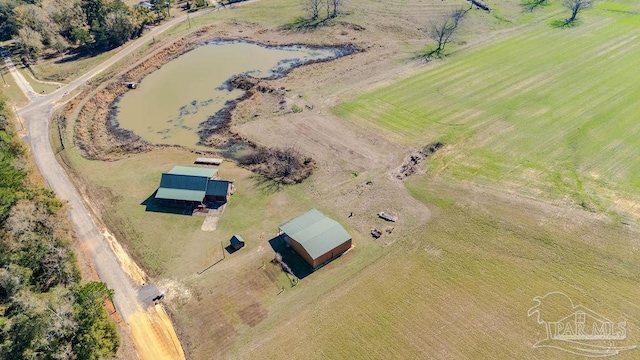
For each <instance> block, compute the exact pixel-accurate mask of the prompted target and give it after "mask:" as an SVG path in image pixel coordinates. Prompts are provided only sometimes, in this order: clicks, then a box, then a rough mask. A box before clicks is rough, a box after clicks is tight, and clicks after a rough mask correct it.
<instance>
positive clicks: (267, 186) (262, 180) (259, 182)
mask: <svg viewBox="0 0 640 360" xmlns="http://www.w3.org/2000/svg"><path fill="white" fill-rule="evenodd" d="M251 179H253V181H254V188H255V189H258V190H259V191H260V192H262V193H264V194H275V193H277V192H278V191H280V189H282V188H283V187H284V184H281V183H279V182H277V181H275V180H273V179H269V178H268V177H265V176H262V175H252V176H251Z"/></svg>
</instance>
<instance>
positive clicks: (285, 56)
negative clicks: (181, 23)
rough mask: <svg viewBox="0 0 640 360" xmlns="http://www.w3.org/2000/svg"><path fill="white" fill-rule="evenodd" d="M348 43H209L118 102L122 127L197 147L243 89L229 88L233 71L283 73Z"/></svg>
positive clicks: (340, 52) (257, 74)
mask: <svg viewBox="0 0 640 360" xmlns="http://www.w3.org/2000/svg"><path fill="white" fill-rule="evenodd" d="M344 51H345V50H344V48H323V49H315V48H308V47H303V46H299V45H292V46H278V47H268V46H264V45H259V44H254V43H247V42H230V41H216V42H213V43H209V44H205V45H203V46H200V47H198V48H196V49H194V50H191V51H189V52H187V53H185V54H184V55H181V56H180V57H178V58H177V59H175V60H172V61H171V62H169V63H167V64H165V65H164V66H162V67H161V68H160V69H159V70H157V71H155V72H153V73H151V74H149V75H148V76H146V77H145V78H144V79H143V80H142V81H141V82H140V84H139V85H138V87H137V88H136V89H135V90H131V91H128V92H126V93H125V94H124V95H123V96H122V97H121V98H120V99H119V102H118V104H117V108H118V113H117V120H118V123H119V126H120V127H122V128H124V129H127V130H131V131H133V132H134V133H136V134H138V135H140V136H141V137H142V138H143V139H145V140H147V141H149V142H151V143H155V144H170V145H184V146H188V147H196V144H197V142H198V140H199V138H198V135H197V131H198V125H199V124H200V123H202V122H204V121H206V120H207V117H209V116H211V115H213V114H215V113H216V112H218V111H219V110H220V109H222V107H223V106H224V104H225V102H226V101H228V100H233V99H237V98H239V97H240V96H242V94H243V91H241V90H232V91H228V90H226V89H223V88H222V87H221V85H223V84H224V83H225V81H226V80H228V79H229V78H230V77H232V76H233V75H237V74H247V75H251V76H254V77H260V78H272V77H278V76H283V75H284V74H286V72H287V71H288V70H290V69H291V68H293V67H295V66H300V65H302V64H304V63H308V62H311V61H321V60H329V59H332V58H336V57H339V56H342V55H344Z"/></svg>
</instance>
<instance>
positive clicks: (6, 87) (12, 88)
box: [0, 71, 29, 108]
mask: <svg viewBox="0 0 640 360" xmlns="http://www.w3.org/2000/svg"><path fill="white" fill-rule="evenodd" d="M3 75H4V82H3V83H2V84H1V85H0V86H2V87H0V92H2V94H3V95H4V96H6V97H7V98H8V99H9V101H10V102H11V103H12V104H13V105H14V106H16V107H18V108H19V107H21V106H24V105H27V103H28V102H29V100H28V99H27V97H26V95H25V94H24V93H23V92H22V90H20V87H18V85H17V84H16V81H15V80H14V79H13V76H12V75H11V74H10V73H9V72H8V71H6V72H3ZM5 83H6V84H5Z"/></svg>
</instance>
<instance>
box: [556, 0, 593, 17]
mask: <svg viewBox="0 0 640 360" xmlns="http://www.w3.org/2000/svg"><path fill="white" fill-rule="evenodd" d="M562 4H563V5H564V7H566V8H567V9H569V10H570V11H571V17H570V18H568V19H567V20H566V23H572V22H574V21H576V19H577V18H578V13H579V12H580V11H582V10H584V9H588V8H590V7H591V6H593V0H563V2H562Z"/></svg>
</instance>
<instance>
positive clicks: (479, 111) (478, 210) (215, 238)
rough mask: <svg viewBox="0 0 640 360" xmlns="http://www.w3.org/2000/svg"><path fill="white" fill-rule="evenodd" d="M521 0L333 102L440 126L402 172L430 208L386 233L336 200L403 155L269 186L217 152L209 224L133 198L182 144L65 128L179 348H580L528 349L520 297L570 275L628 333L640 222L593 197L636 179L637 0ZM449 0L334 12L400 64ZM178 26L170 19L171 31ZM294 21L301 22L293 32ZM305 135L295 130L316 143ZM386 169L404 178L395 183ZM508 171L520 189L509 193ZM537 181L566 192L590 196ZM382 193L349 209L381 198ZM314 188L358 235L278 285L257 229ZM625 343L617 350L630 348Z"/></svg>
mask: <svg viewBox="0 0 640 360" xmlns="http://www.w3.org/2000/svg"><path fill="white" fill-rule="evenodd" d="M441 3H442V4H441ZM518 3H519V1H505V2H503V3H502V5H501V6H500V7H499V8H498V9H496V11H494V12H493V13H492V14H484V13H474V14H473V17H472V18H470V23H468V24H467V27H466V28H465V36H463V37H461V38H460V39H459V40H457V41H456V42H455V43H454V44H452V45H453V46H452V47H451V50H453V51H455V52H454V53H453V54H452V55H451V56H449V57H447V58H446V59H445V60H443V61H436V62H433V63H431V64H429V65H426V66H424V69H418V70H416V69H413V70H411V71H412V74H415V75H413V76H411V77H410V78H408V79H406V80H403V81H400V82H398V83H396V84H392V85H391V86H386V87H382V88H378V89H377V90H374V91H373V92H370V93H365V92H364V91H362V93H361V94H359V95H357V96H355V97H354V98H353V99H352V100H349V101H347V102H345V103H342V104H340V105H338V106H337V107H335V108H333V112H334V113H335V114H338V115H339V116H342V117H344V118H346V119H348V120H349V121H353V122H354V123H356V124H359V125H363V126H365V127H373V128H375V129H376V130H378V131H379V132H380V133H381V134H382V135H383V136H384V137H386V138H389V139H392V140H393V141H395V142H397V145H398V146H407V145H409V146H421V145H424V144H427V143H429V142H432V141H443V142H446V143H447V146H446V147H445V148H444V149H443V150H441V152H439V153H437V154H436V155H435V156H433V157H432V158H430V159H429V160H428V170H429V171H428V173H427V174H426V175H416V176H414V177H412V178H411V179H410V180H408V181H407V182H406V183H405V186H406V190H407V192H408V193H409V194H410V195H411V196H412V197H413V198H415V199H417V200H419V202H420V203H419V204H411V205H407V206H417V205H420V206H425V207H428V209H429V210H430V211H431V218H430V220H429V221H428V222H424V223H419V224H418V225H417V226H415V225H416V221H414V222H412V223H411V227H409V226H407V228H406V229H401V226H402V225H400V224H398V225H397V226H398V230H396V233H394V234H398V233H401V234H405V236H402V237H399V238H398V239H397V241H395V242H393V243H392V244H390V245H387V243H385V242H383V241H377V242H376V241H374V240H371V239H370V237H369V236H368V234H367V231H368V230H367V228H366V226H360V227H358V229H359V230H360V231H358V230H357V229H356V228H354V227H355V226H350V224H355V223H353V222H348V223H347V220H346V219H345V217H346V215H344V214H345V213H346V210H347V206H353V204H345V202H344V200H343V198H348V196H349V195H348V194H349V192H350V191H354V190H355V191H356V193H357V191H363V190H362V188H358V184H359V182H360V181H362V182H365V181H366V180H364V179H372V180H373V181H374V183H375V184H376V185H377V184H386V183H385V182H384V181H383V180H381V179H380V178H381V177H385V178H386V177H388V171H389V169H391V168H393V167H395V166H397V165H399V164H384V166H381V167H380V168H376V169H372V170H370V171H369V172H367V171H365V170H363V171H360V170H359V175H358V176H357V177H356V178H354V179H352V180H351V181H346V182H342V180H340V181H339V180H336V179H344V177H343V176H342V175H344V174H338V175H340V176H335V177H334V178H331V175H327V173H325V172H324V170H325V169H322V168H321V169H319V171H318V172H317V173H316V175H314V177H312V178H311V179H309V180H307V181H306V182H304V183H303V184H300V185H296V186H291V187H285V188H281V189H280V190H279V191H272V189H270V188H269V187H265V186H263V185H261V182H260V181H259V179H258V178H256V177H255V176H254V175H252V174H251V173H249V172H247V171H245V170H243V169H240V168H238V167H236V166H235V165H233V164H231V163H225V164H223V166H222V167H221V168H220V175H221V177H222V178H226V179H233V180H235V185H236V193H235V194H234V195H233V196H232V197H231V200H230V203H229V204H228V206H227V208H226V210H225V213H224V215H223V217H222V219H221V221H220V223H219V224H218V229H217V230H216V231H214V232H203V231H201V230H200V226H201V224H202V221H203V220H204V218H202V217H199V216H184V215H177V214H166V213H158V212H151V211H146V210H147V209H146V206H145V205H143V202H144V201H145V200H146V199H147V198H148V197H149V196H151V195H152V194H153V192H154V191H155V190H156V188H157V186H158V182H159V179H160V174H161V173H162V172H163V171H166V170H168V169H170V168H171V167H172V166H174V165H189V164H191V163H192V161H193V160H194V158H195V157H196V155H195V154H191V153H189V152H186V151H183V150H179V149H162V150H154V151H153V152H150V153H146V154H140V155H135V156H131V157H129V158H126V159H123V160H119V161H114V162H93V161H88V160H86V159H84V158H82V157H81V156H80V155H79V154H77V152H76V151H75V150H74V148H72V147H68V150H67V151H65V153H64V157H65V161H66V162H67V163H69V164H70V165H71V166H72V167H73V168H74V171H75V172H76V173H77V174H78V175H79V176H80V178H81V179H82V182H83V183H84V184H85V186H86V190H87V193H88V194H89V196H90V198H91V202H92V203H93V204H94V205H96V207H97V208H99V209H100V211H101V213H102V217H103V219H104V220H105V222H106V223H107V225H108V226H109V228H110V229H111V230H112V231H113V232H115V233H116V236H117V237H118V238H119V240H120V241H122V242H123V243H124V244H126V246H127V247H128V249H129V251H131V253H132V254H133V255H134V256H135V258H136V259H137V260H138V261H139V262H140V263H141V264H142V265H143V266H144V268H145V269H146V270H147V271H148V272H149V273H150V274H151V275H152V276H153V280H154V282H155V283H157V284H158V285H159V286H160V287H161V288H162V289H163V290H164V291H166V293H167V299H166V300H167V302H166V304H167V305H168V306H169V309H170V310H171V313H172V317H173V319H174V320H175V321H176V325H177V328H178V331H179V334H180V339H181V341H182V343H183V346H184V347H185V349H186V351H187V354H188V356H190V358H193V359H212V358H241V359H250V358H255V359H275V358H282V357H283V356H286V357H289V358H312V359H337V358H340V359H395V358H397V359H400V358H402V359H406V358H441V359H458V358H473V359H496V358H504V359H514V358H517V359H534V358H568V359H575V358H576V357H575V356H573V355H570V354H568V353H564V352H560V351H558V350H553V349H547V350H544V349H533V348H532V346H533V344H534V343H535V342H537V341H538V340H541V339H543V338H544V336H545V334H544V328H543V327H542V326H541V325H540V324H537V323H536V321H535V319H534V318H529V317H527V311H528V309H529V308H531V307H532V306H534V305H535V303H534V302H533V298H534V297H535V296H542V295H545V294H547V293H548V292H551V291H562V292H565V293H566V294H567V295H569V296H570V297H571V298H572V299H573V301H574V303H575V304H576V305H577V304H582V305H584V306H586V307H588V308H590V309H593V310H594V311H596V312H598V313H600V314H603V315H605V316H607V317H608V318H610V319H611V320H613V321H615V322H617V321H622V320H626V321H627V322H628V326H627V329H628V332H627V333H628V339H627V340H626V341H625V342H624V344H625V345H629V344H631V345H633V344H638V343H640V310H639V308H638V305H637V299H638V297H639V296H640V288H638V286H637V284H636V283H637V279H638V277H639V276H640V268H639V267H638V266H637V264H638V262H639V261H640V254H638V251H637V247H638V245H639V244H638V240H637V233H635V232H633V230H630V229H629V228H628V227H625V226H622V225H620V224H619V222H611V221H609V220H608V219H607V218H606V216H604V215H603V214H602V212H601V211H603V212H606V211H608V207H607V201H611V198H610V197H609V196H614V195H616V194H621V193H627V194H632V195H633V196H637V195H638V193H639V192H638V190H639V189H638V187H640V179H639V178H638V174H640V168H639V166H640V165H638V164H637V162H634V158H635V155H636V154H637V150H636V149H637V148H638V147H637V146H638V140H637V137H636V136H633V135H634V134H635V133H636V132H637V130H638V129H637V126H638V125H637V124H636V123H634V115H635V114H636V113H638V110H640V109H639V108H638V102H637V100H636V99H635V98H634V93H635V94H636V95H637V91H635V87H634V84H635V83H636V82H637V81H638V80H640V79H638V77H639V76H638V75H637V74H638V72H637V71H635V68H634V65H636V64H637V63H638V61H637V60H638V59H640V46H639V45H638V44H639V42H638V41H637V37H638V36H639V35H640V30H639V29H640V27H638V25H639V23H640V17H639V16H638V15H635V13H634V12H637V11H638V10H640V9H639V8H640V5H638V4H637V3H636V2H633V1H617V2H611V1H609V2H603V3H601V4H599V5H598V7H596V8H595V9H593V10H590V11H589V12H585V13H584V16H583V17H582V21H581V24H580V26H578V27H575V28H569V29H556V28H553V27H552V26H551V22H552V21H553V20H557V19H561V18H562V16H563V15H564V14H563V13H559V11H560V7H559V5H557V4H555V5H551V6H549V7H546V8H544V9H542V10H541V11H539V12H536V13H522V10H521V8H520V7H519V6H518ZM461 4H462V5H464V4H465V3H464V2H462V1H461V2H454V1H451V2H444V3H443V2H441V1H439V0H438V1H437V2H436V1H426V2H422V1H410V2H401V1H391V2H370V1H364V0H363V1H360V0H354V2H353V3H351V2H349V3H348V8H349V12H350V13H349V14H348V15H347V16H345V17H344V18H341V19H343V20H346V21H350V22H354V23H357V24H359V25H361V26H363V27H365V28H367V31H366V32H364V35H362V36H364V37H367V39H370V41H371V42H370V43H371V44H375V46H379V45H377V44H379V43H378V42H376V41H379V40H380V39H389V41H396V42H398V43H400V44H402V47H403V48H404V49H405V50H406V51H404V52H403V53H401V54H397V55H396V56H397V57H396V58H394V60H392V61H388V62H387V63H385V64H392V63H394V62H395V63H401V62H403V61H406V60H407V59H410V58H411V57H412V56H413V53H414V52H415V51H417V50H419V49H420V48H424V47H425V46H426V44H427V41H426V40H425V39H424V37H419V36H420V35H419V34H421V32H420V31H419V30H418V29H417V27H418V26H419V25H420V24H424V22H425V17H424V16H423V14H426V13H430V11H433V12H434V13H438V12H444V11H446V10H447V9H450V8H452V7H455V6H458V5H461ZM356 10H357V11H356ZM282 14H287V15H286V16H283V15H282ZM296 14H300V15H301V14H302V10H301V8H300V5H299V2H297V1H294V0H273V1H261V2H258V3H256V4H254V5H251V6H246V7H242V6H240V7H237V8H235V9H233V10H225V11H221V12H219V13H216V14H211V15H206V16H204V17H201V18H198V19H194V20H193V21H192V23H191V26H192V27H196V26H199V25H202V24H205V23H207V22H209V21H213V20H226V22H225V23H224V24H225V26H226V25H228V24H229V23H230V22H232V21H238V22H240V23H242V22H251V23H260V24H262V25H265V26H269V27H278V26H281V25H285V24H287V23H288V22H290V21H293V20H294V19H295V16H296ZM522 24H524V26H522V27H517V26H516V25H522ZM244 25H245V26H247V27H246V28H250V27H251V26H252V25H251V24H249V25H247V24H244ZM474 25H477V27H476V29H477V32H476V33H474V31H473V29H474V27H473V26H474ZM187 27H188V24H186V23H183V24H182V25H180V26H179V27H178V28H176V29H174V32H173V33H171V34H167V35H166V36H167V37H168V36H177V35H178V34H180V33H181V32H182V31H184V30H185V29H186V28H187ZM246 28H245V29H246ZM505 29H508V31H503V30H505ZM494 30H498V31H497V32H494ZM321 31H329V32H330V31H331V30H330V29H329V30H327V29H323V30H321ZM277 34H278V36H281V38H279V40H283V39H284V41H286V40H287V39H288V38H287V37H286V35H283V34H282V33H277ZM315 35H316V34H314V33H310V34H309V38H314V37H315ZM292 36H293V35H292ZM295 36H298V37H296V41H300V36H301V35H300V33H296V34H295ZM474 39H475V40H474ZM313 40H314V41H315V40H316V39H313ZM472 40H473V41H472ZM385 41H386V40H385ZM467 42H468V44H467ZM467 45H469V46H467ZM370 51H371V52H373V51H375V50H370ZM364 55H366V54H364ZM364 55H363V56H364ZM357 59H358V58H356V60H357ZM330 66H333V65H330ZM374 68H375V67H374ZM367 69H369V68H367ZM303 70H304V69H301V72H303ZM371 75H374V74H371ZM295 76H298V77H299V79H298V81H300V82H302V81H304V80H305V79H304V78H302V77H300V74H297V75H295ZM283 81H284V80H283ZM284 84H285V85H286V86H287V88H289V84H287V83H286V82H285V83H284ZM308 86H309V87H313V86H314V83H311V82H310V85H308ZM327 86H328V87H329V86H335V83H331V84H327ZM376 86H377V85H376ZM298 90H299V89H297V88H294V92H293V93H296V92H297V91H298ZM304 90H305V88H302V89H301V90H300V92H304ZM324 91H327V92H329V91H328V90H326V89H325V90H324ZM319 92H320V93H321V92H322V90H319ZM318 108H319V110H317V111H318V113H320V112H322V111H326V113H327V114H328V112H329V111H328V109H327V108H323V105H318ZM305 114H306V113H303V115H305ZM326 116H331V115H326ZM256 121H259V120H256ZM69 129H70V130H71V129H72V126H70V127H69ZM283 131H284V130H283ZM296 135H297V134H292V135H291V137H292V138H294V137H295V136H296ZM53 138H54V139H55V138H56V136H55V134H54V136H53ZM67 138H68V139H69V138H71V134H68V135H67ZM304 141H305V138H304V137H301V138H300V139H299V140H296V146H299V147H300V148H301V149H303V150H304V149H305V147H306V146H309V147H310V146H312V145H313V144H307V143H305V142H304ZM309 141H312V140H309ZM68 145H69V144H68ZM343 161H344V160H343V159H335V161H334V162H335V164H326V163H325V164H323V163H321V164H320V166H321V167H322V166H325V167H332V168H335V167H340V166H342V167H344V169H342V171H343V172H345V173H347V175H348V174H349V173H348V171H350V170H349V169H348V167H349V165H348V164H347V163H346V162H344V163H343ZM336 164H337V165H336ZM337 171H340V170H337ZM322 181H325V182H324V183H321V182H322ZM477 185H480V186H477ZM392 186H395V187H397V188H400V189H401V190H402V189H403V188H402V185H401V184H399V183H397V182H394V183H392ZM514 189H516V190H518V191H520V192H521V193H524V194H525V195H529V196H528V197H521V196H516V195H510V193H511V190H514ZM607 189H610V190H607ZM383 190H385V189H383ZM386 190H389V189H386ZM605 190H607V191H609V192H603V191H605ZM613 191H615V192H613ZM380 193H390V194H394V193H393V192H392V191H380V192H379V193H375V194H380ZM372 194H373V193H372V192H369V193H367V192H362V193H361V194H360V195H358V196H360V197H367V196H373V195H372ZM354 196H355V195H354ZM407 197H408V196H407ZM532 197H533V198H545V199H546V198H548V197H552V198H564V197H566V198H568V199H569V200H570V201H572V202H574V203H578V204H582V205H583V206H584V207H585V208H588V209H591V210H592V211H593V212H588V211H584V210H583V209H581V208H580V207H579V206H568V207H567V206H565V205H566V203H564V202H558V203H559V204H560V205H559V206H556V205H550V204H549V203H548V202H539V201H537V200H531V198H532ZM605 199H606V200H605ZM355 202H356V201H354V203H355ZM380 202H381V199H374V200H373V201H372V205H371V206H374V207H376V209H373V208H368V207H367V208H365V209H360V208H359V211H361V213H368V214H375V211H379V209H377V207H379V206H380ZM363 203H364V202H363ZM312 207H318V208H320V209H321V210H323V211H325V212H327V213H328V214H331V215H332V216H334V217H335V218H337V219H339V220H341V222H342V223H344V224H346V226H347V228H348V230H349V231H350V233H351V234H353V236H354V244H355V248H353V249H352V250H350V251H349V253H347V254H346V255H345V256H343V257H342V258H340V259H339V260H337V261H334V262H332V263H331V264H329V265H328V266H327V267H325V268H323V269H321V270H320V271H318V272H316V273H314V274H313V275H311V276H308V277H306V278H304V279H303V280H302V281H301V282H300V283H299V284H298V285H297V286H291V283H290V282H289V280H288V278H287V277H286V276H284V275H283V274H282V272H280V271H279V270H278V268H277V267H275V266H274V265H271V264H269V260H271V259H272V258H273V250H272V249H271V248H270V246H269V243H268V240H269V239H270V238H271V237H273V236H274V235H275V233H276V231H277V226H278V225H279V224H281V223H283V222H284V221H286V220H288V219H290V218H291V217H293V216H295V215H297V214H299V213H301V212H302V211H305V210H307V209H309V208H312ZM358 216H360V214H358ZM356 217H357V216H356ZM372 217H373V216H372ZM348 221H351V220H348ZM362 229H365V230H362ZM401 231H404V232H401ZM232 234H240V235H242V236H243V237H244V238H245V239H246V240H247V246H246V247H245V248H244V249H242V250H241V251H238V252H236V253H234V254H226V259H225V260H224V261H222V262H220V263H218V264H217V265H215V266H214V267H212V268H210V269H209V270H207V271H206V272H204V273H202V274H198V272H199V271H201V270H203V269H205V268H207V267H208V266H209V265H211V264H212V263H214V262H216V261H217V260H218V259H220V258H221V256H222V254H223V251H222V249H221V242H222V243H223V245H226V244H227V241H228V239H229V238H230V236H231V235H232ZM263 264H264V266H263ZM283 288H284V292H283V293H281V294H279V295H278V293H279V292H280V291H281V289H283ZM560 310H564V309H560ZM614 345H618V344H617V343H616V344H614ZM638 351H640V350H635V351H630V352H626V353H623V354H622V355H621V356H620V358H623V359H632V358H636V357H637V356H636V355H637V352H638Z"/></svg>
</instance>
